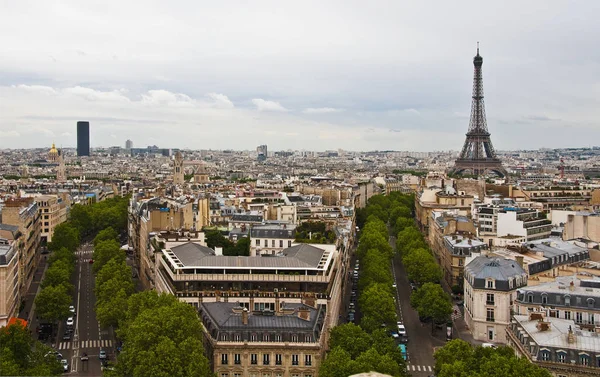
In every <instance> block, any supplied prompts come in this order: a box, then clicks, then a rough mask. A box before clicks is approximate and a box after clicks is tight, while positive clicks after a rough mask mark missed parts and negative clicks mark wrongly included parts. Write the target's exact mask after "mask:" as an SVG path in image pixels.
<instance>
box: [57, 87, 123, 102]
mask: <svg viewBox="0 0 600 377" xmlns="http://www.w3.org/2000/svg"><path fill="white" fill-rule="evenodd" d="M63 92H64V93H65V94H67V95H72V96H75V97H81V98H83V99H85V100H88V101H122V102H129V101H130V100H129V98H127V97H126V96H125V95H124V94H123V93H125V92H126V90H124V89H121V90H113V91H110V92H103V91H100V90H95V89H91V88H84V87H82V86H75V87H73V88H66V89H64V90H63Z"/></svg>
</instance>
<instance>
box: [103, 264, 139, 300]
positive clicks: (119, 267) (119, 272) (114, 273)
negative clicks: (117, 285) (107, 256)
mask: <svg viewBox="0 0 600 377" xmlns="http://www.w3.org/2000/svg"><path fill="white" fill-rule="evenodd" d="M111 279H117V280H118V281H119V282H121V283H122V284H123V286H124V287H126V288H127V291H128V292H129V291H131V293H133V288H134V287H133V282H132V280H131V267H129V266H128V265H127V263H125V262H124V261H118V260H117V258H113V259H111V260H109V261H108V262H106V264H105V265H104V266H103V267H102V268H101V269H100V271H98V273H97V274H96V287H99V286H102V284H104V283H105V282H107V281H108V280H111Z"/></svg>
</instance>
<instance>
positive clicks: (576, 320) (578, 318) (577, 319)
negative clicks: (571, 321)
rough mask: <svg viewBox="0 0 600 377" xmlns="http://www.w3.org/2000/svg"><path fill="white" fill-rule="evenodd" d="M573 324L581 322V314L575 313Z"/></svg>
mask: <svg viewBox="0 0 600 377" xmlns="http://www.w3.org/2000/svg"><path fill="white" fill-rule="evenodd" d="M575 322H577V323H581V322H583V313H581V312H575Z"/></svg>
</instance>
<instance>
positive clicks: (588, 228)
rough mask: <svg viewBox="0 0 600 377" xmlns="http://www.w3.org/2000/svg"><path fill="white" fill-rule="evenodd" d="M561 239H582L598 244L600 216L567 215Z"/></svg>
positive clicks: (585, 214) (593, 214)
mask: <svg viewBox="0 0 600 377" xmlns="http://www.w3.org/2000/svg"><path fill="white" fill-rule="evenodd" d="M563 238H564V239H566V240H572V239H576V238H584V239H587V240H591V241H594V242H600V215H599V214H598V213H590V212H579V213H575V214H570V215H568V216H567V222H566V223H565V229H564V233H563Z"/></svg>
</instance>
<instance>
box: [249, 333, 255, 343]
mask: <svg viewBox="0 0 600 377" xmlns="http://www.w3.org/2000/svg"><path fill="white" fill-rule="evenodd" d="M250 341H251V342H256V334H252V335H250Z"/></svg>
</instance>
